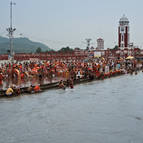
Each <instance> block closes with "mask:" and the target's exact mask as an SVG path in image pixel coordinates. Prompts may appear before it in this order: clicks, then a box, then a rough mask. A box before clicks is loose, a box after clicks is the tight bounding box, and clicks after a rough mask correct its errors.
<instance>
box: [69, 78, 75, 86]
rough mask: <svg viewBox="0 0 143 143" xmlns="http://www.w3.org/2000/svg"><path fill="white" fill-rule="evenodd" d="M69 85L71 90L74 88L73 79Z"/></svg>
mask: <svg viewBox="0 0 143 143" xmlns="http://www.w3.org/2000/svg"><path fill="white" fill-rule="evenodd" d="M69 85H70V88H74V86H73V80H72V79H70V82H69Z"/></svg>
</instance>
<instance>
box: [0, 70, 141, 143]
mask: <svg viewBox="0 0 143 143" xmlns="http://www.w3.org/2000/svg"><path fill="white" fill-rule="evenodd" d="M142 91H143V73H141V72H140V74H138V75H132V76H131V75H125V76H120V77H116V78H111V79H106V80H104V81H94V82H91V83H88V84H81V85H77V86H75V88H74V89H67V90H65V91H64V90H49V91H46V92H44V93H41V94H36V95H24V96H21V97H15V98H11V99H0V143H143V92H142Z"/></svg>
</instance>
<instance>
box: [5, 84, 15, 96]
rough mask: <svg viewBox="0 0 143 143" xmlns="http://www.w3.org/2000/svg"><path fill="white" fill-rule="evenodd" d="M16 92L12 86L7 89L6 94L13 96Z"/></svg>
mask: <svg viewBox="0 0 143 143" xmlns="http://www.w3.org/2000/svg"><path fill="white" fill-rule="evenodd" d="M13 93H14V91H13V89H12V86H11V87H9V88H8V89H7V90H6V93H5V94H6V96H12V95H13Z"/></svg>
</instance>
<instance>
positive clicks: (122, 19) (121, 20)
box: [120, 15, 129, 22]
mask: <svg viewBox="0 0 143 143" xmlns="http://www.w3.org/2000/svg"><path fill="white" fill-rule="evenodd" d="M120 22H129V20H128V18H127V17H126V16H125V15H123V17H122V18H120Z"/></svg>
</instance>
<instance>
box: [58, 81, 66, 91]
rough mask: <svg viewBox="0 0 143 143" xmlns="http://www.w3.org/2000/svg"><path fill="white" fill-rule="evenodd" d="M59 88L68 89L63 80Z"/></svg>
mask: <svg viewBox="0 0 143 143" xmlns="http://www.w3.org/2000/svg"><path fill="white" fill-rule="evenodd" d="M59 88H62V89H66V87H65V85H64V82H63V80H61V81H60V82H59Z"/></svg>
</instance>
